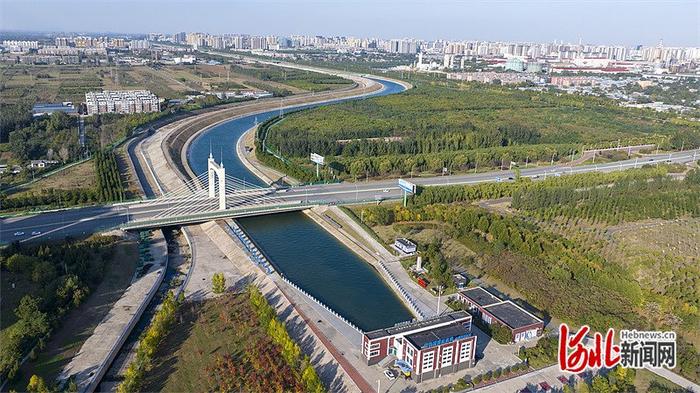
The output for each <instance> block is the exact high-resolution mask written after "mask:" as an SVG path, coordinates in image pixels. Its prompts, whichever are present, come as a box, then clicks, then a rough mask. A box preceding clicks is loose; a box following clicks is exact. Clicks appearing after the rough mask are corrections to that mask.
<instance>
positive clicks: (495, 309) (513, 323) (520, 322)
mask: <svg viewBox="0 0 700 393" xmlns="http://www.w3.org/2000/svg"><path fill="white" fill-rule="evenodd" d="M484 309H485V310H486V311H488V312H489V314H491V315H493V316H494V317H496V319H498V320H500V321H501V322H503V323H505V324H506V325H508V326H509V327H510V328H511V329H517V328H521V327H525V326H530V325H534V324H537V323H542V320H541V319H539V318H537V317H535V316H534V315H532V314H530V313H529V312H527V311H525V310H523V309H522V308H520V307H518V306H517V305H516V304H515V303H513V302H511V301H510V300H506V301H504V302H502V303H498V304H493V305H490V306H486V307H484Z"/></svg>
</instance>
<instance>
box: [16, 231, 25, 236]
mask: <svg viewBox="0 0 700 393" xmlns="http://www.w3.org/2000/svg"><path fill="white" fill-rule="evenodd" d="M22 235H24V232H22V231H19V232H15V236H22Z"/></svg>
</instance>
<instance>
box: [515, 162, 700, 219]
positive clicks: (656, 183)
mask: <svg viewBox="0 0 700 393" xmlns="http://www.w3.org/2000/svg"><path fill="white" fill-rule="evenodd" d="M698 173H700V171H698V170H693V171H692V172H691V173H690V174H689V175H688V177H687V178H686V179H685V180H683V181H678V180H674V179H672V178H670V177H668V176H654V177H650V178H630V177H627V178H621V179H619V180H617V181H616V182H615V183H614V184H613V185H611V186H605V187H588V188H586V189H581V188H580V187H577V186H574V185H565V184H562V185H558V186H552V187H529V188H520V189H518V190H516V191H515V192H514V193H513V202H512V204H511V205H512V207H514V208H516V209H519V210H524V211H527V212H530V213H531V214H534V215H536V216H537V217H539V218H542V219H551V218H553V217H567V218H583V219H586V220H589V221H592V222H604V223H607V224H613V225H614V224H618V223H620V222H627V221H638V220H642V219H649V218H661V219H665V220H671V219H676V218H678V217H682V216H686V215H690V216H692V217H697V216H700V183H699V182H696V180H695V179H697V178H698V177H700V175H698Z"/></svg>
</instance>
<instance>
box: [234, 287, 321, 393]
mask: <svg viewBox="0 0 700 393" xmlns="http://www.w3.org/2000/svg"><path fill="white" fill-rule="evenodd" d="M248 294H249V297H250V304H251V305H252V306H253V309H254V310H255V311H256V313H257V314H258V317H259V319H260V324H261V326H263V327H267V332H268V335H269V336H270V337H271V338H272V341H273V342H274V343H275V344H276V345H278V346H279V348H280V349H281V354H282V358H283V359H284V360H285V362H286V363H287V364H289V366H290V367H291V368H292V369H293V370H295V373H296V374H297V375H298V377H299V379H300V380H301V382H302V384H303V386H304V391H306V392H311V393H321V392H325V391H326V389H325V388H324V387H323V384H322V383H321V379H320V378H319V377H318V374H317V373H316V370H315V369H314V368H313V366H312V365H311V362H310V360H309V357H308V356H305V355H304V356H302V353H301V348H300V347H299V344H297V343H296V342H295V341H294V340H293V339H292V338H291V337H290V336H289V333H288V332H287V328H286V327H285V325H284V323H283V322H281V321H280V320H279V319H278V318H277V313H276V312H275V309H274V308H273V307H272V306H271V305H270V303H268V301H267V299H265V296H264V295H263V294H262V293H261V292H260V290H259V289H258V288H257V287H255V286H252V285H251V286H249V287H248Z"/></svg>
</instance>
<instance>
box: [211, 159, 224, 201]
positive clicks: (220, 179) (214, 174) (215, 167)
mask: <svg viewBox="0 0 700 393" xmlns="http://www.w3.org/2000/svg"><path fill="white" fill-rule="evenodd" d="M207 175H208V183H209V184H208V188H209V198H216V183H219V210H226V169H225V168H224V163H223V162H222V163H221V164H218V163H217V162H216V161H215V160H214V157H213V156H212V154H211V153H209V159H208V160H207Z"/></svg>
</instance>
